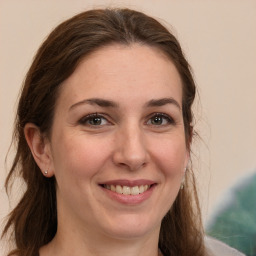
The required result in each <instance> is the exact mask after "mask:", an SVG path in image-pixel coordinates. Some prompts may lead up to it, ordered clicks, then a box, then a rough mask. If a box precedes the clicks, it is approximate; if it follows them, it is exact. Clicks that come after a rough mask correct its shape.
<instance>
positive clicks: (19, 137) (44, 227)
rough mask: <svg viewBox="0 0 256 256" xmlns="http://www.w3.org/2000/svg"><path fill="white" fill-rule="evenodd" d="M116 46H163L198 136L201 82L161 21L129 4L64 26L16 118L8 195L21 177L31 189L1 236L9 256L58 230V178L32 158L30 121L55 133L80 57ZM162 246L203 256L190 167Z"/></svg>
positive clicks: (32, 248)
mask: <svg viewBox="0 0 256 256" xmlns="http://www.w3.org/2000/svg"><path fill="white" fill-rule="evenodd" d="M110 44H121V45H132V44H140V45H146V46H150V47H155V48H157V49H159V50H160V51H161V52H162V53H163V54H165V55H166V56H167V57H168V58H169V59H170V61H172V62H173V63H174V65H175V67H176V68H177V70H178V72H179V75H180V77H181V79H182V86H183V88H182V111H183V119H184V129H185V138H186V144H187V147H188V149H189V150H190V144H191V142H192V137H193V134H194V132H193V125H192V124H193V113H192V108H191V107H192V103H193V101H194V98H195V94H196V87H195V83H194V80H193V76H192V73H191V69H190V66H189V64H188V62H187V60H186V58H185V57H184V54H183V52H182V49H181V47H180V44H179V42H178V41H177V39H176V38H175V36H174V35H173V34H172V33H171V32H170V31H168V30H167V29H166V28H165V27H164V26H163V25H162V24H160V23H159V22H158V21H157V20H156V19H154V18H152V17H149V16H147V15H145V14H144V13H141V12H138V11H134V10H130V9H114V8H113V9H94V10H89V11H85V12H82V13H80V14H78V15H76V16H74V17H72V18H70V19H68V20H66V21H64V22H63V23H61V24H60V25H58V26H57V27H56V28H55V29H54V30H53V31H52V32H51V33H50V35H49V36H48V37H47V38H46V40H45V41H44V42H43V43H42V45H41V46H40V48H39V50H38V51H37V53H36V55H35V58H34V60H33V62H32V65H31V67H30V69H29V71H28V73H27V75H26V78H25V80H24V83H23V87H22V90H21V94H20V98H19V103H18V109H17V115H16V120H15V127H14V134H13V142H14V143H15V144H16V155H15V157H14V159H13V163H12V166H11V168H10V171H9V174H8V177H7V179H6V183H5V186H6V190H7V192H8V191H9V189H11V185H12V183H13V181H14V180H15V178H16V177H17V176H20V177H21V178H22V179H23V180H24V182H25V192H24V194H23V195H22V197H21V199H20V201H19V202H18V204H17V206H16V207H15V208H14V209H13V210H12V212H11V213H10V214H9V216H8V219H7V222H6V225H5V228H4V230H3V233H2V236H6V235H7V234H9V231H11V232H10V233H11V239H12V240H13V241H14V243H15V249H13V250H12V251H11V252H9V254H8V255H9V256H11V255H18V256H34V255H36V254H37V252H38V250H39V248H40V247H41V246H43V245H45V244H47V243H48V242H50V241H51V240H52V239H53V237H54V236H55V234H56V231H57V208H56V190H55V178H54V177H51V178H46V177H44V175H43V174H42V172H41V171H40V169H39V167H38V166H37V164H36V162H35V161H34V159H33V156H32V154H31V151H30V149H29V147H28V144H27V142H26V139H25V135H24V127H25V125H26V124H27V123H34V124H35V125H37V126H38V127H39V129H40V131H41V133H42V134H44V135H45V136H50V134H51V127H52V123H53V118H54V110H55V105H56V100H57V99H58V96H59V92H60V88H61V86H62V83H63V81H65V80H66V79H67V78H68V77H69V76H70V75H71V74H72V73H73V72H74V70H75V69H76V67H77V66H78V64H79V63H80V62H81V60H82V59H84V58H86V56H87V55H88V54H90V53H92V52H94V51H96V50H97V49H99V48H100V47H103V46H106V45H110ZM159 248H160V249H161V251H162V252H163V254H164V255H166V256H171V255H172V256H188V255H193V256H201V255H205V250H204V234H203V229H202V223H201V213H200V208H199V203H198V196H197V191H196V184H195V178H194V174H193V171H192V168H190V169H189V170H188V171H187V173H186V179H185V187H184V189H182V190H180V191H179V194H178V196H177V198H176V200H175V202H174V204H173V205H172V207H171V209H170V210H169V211H168V212H167V214H166V216H165V217H164V218H163V220H162V224H161V230H160V236H159Z"/></svg>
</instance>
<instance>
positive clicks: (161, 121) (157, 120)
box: [147, 113, 174, 126]
mask: <svg viewBox="0 0 256 256" xmlns="http://www.w3.org/2000/svg"><path fill="white" fill-rule="evenodd" d="M147 124H148V125H154V126H164V125H169V124H174V120H173V119H172V118H171V117H170V116H169V115H166V114H163V113H156V114H154V115H153V116H151V118H150V119H149V120H148V121H147Z"/></svg>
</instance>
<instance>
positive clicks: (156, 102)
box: [146, 98, 181, 110]
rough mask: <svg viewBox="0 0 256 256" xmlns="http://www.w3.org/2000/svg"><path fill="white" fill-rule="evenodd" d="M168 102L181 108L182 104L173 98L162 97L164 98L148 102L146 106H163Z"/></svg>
mask: <svg viewBox="0 0 256 256" xmlns="http://www.w3.org/2000/svg"><path fill="white" fill-rule="evenodd" d="M166 104H173V105H175V106H176V107H178V109H180V110H181V106H180V104H179V103H178V102H177V101H176V100H175V99H173V98H162V99H156V100H150V101H149V102H148V103H147V104H146V107H161V106H164V105H166Z"/></svg>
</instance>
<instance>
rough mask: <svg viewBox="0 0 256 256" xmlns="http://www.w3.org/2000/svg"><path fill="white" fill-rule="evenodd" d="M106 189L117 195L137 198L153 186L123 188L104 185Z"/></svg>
mask: <svg viewBox="0 0 256 256" xmlns="http://www.w3.org/2000/svg"><path fill="white" fill-rule="evenodd" d="M102 186H103V187H104V188H105V189H108V190H111V191H112V192H115V193H117V194H122V195H132V196H136V195H139V194H142V193H144V192H146V191H147V190H149V189H150V188H151V187H152V186H153V185H140V186H133V187H129V186H121V185H106V184H104V185H102Z"/></svg>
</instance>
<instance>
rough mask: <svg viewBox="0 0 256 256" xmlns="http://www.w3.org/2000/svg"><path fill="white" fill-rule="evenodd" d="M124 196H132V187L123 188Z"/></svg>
mask: <svg viewBox="0 0 256 256" xmlns="http://www.w3.org/2000/svg"><path fill="white" fill-rule="evenodd" d="M123 194H124V195H130V194H131V189H130V187H127V186H123Z"/></svg>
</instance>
